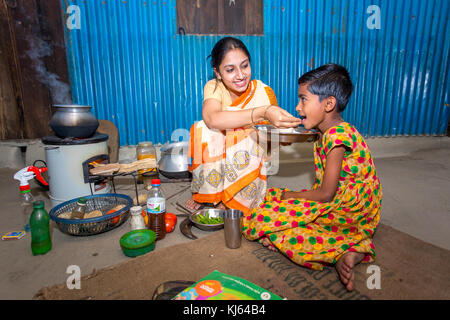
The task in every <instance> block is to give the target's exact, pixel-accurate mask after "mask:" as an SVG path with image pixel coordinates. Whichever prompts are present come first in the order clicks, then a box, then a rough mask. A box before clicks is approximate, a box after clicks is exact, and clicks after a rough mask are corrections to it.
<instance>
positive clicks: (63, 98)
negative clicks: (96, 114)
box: [25, 35, 72, 104]
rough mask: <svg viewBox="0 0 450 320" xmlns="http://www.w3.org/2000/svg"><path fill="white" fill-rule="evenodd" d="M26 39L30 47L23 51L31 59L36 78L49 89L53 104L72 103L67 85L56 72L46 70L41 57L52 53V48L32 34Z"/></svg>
mask: <svg viewBox="0 0 450 320" xmlns="http://www.w3.org/2000/svg"><path fill="white" fill-rule="evenodd" d="M26 40H27V41H28V44H29V46H30V48H29V49H28V50H27V51H26V52H25V53H26V54H27V55H28V57H30V59H31V60H32V65H33V68H34V70H35V71H36V75H37V77H36V78H37V80H39V82H41V83H42V84H44V85H45V86H46V87H47V88H48V89H49V91H50V94H51V96H52V102H53V104H72V97H71V95H70V87H69V85H68V84H67V83H65V82H63V81H61V80H60V79H59V76H58V75H57V74H54V73H52V72H50V71H48V70H47V68H46V67H45V63H44V61H43V59H42V58H43V57H47V56H51V55H52V53H53V50H52V48H51V47H50V46H49V45H48V43H47V42H45V41H44V40H42V39H40V38H38V37H35V36H32V35H28V36H27V38H26Z"/></svg>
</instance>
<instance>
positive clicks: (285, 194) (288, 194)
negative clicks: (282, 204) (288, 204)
mask: <svg viewBox="0 0 450 320" xmlns="http://www.w3.org/2000/svg"><path fill="white" fill-rule="evenodd" d="M292 198H295V192H292V191H285V192H283V193H282V194H281V200H287V199H292Z"/></svg>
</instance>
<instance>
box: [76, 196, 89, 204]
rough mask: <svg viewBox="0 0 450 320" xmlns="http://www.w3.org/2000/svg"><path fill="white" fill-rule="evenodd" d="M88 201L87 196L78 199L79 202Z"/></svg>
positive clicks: (84, 202)
mask: <svg viewBox="0 0 450 320" xmlns="http://www.w3.org/2000/svg"><path fill="white" fill-rule="evenodd" d="M86 201H87V200H86V198H85V197H81V198H79V199H78V203H79V204H86Z"/></svg>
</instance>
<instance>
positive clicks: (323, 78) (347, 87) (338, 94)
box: [298, 63, 353, 112]
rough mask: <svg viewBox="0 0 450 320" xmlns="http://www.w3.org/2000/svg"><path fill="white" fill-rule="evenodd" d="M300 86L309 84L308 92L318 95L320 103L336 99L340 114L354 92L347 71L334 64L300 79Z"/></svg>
mask: <svg viewBox="0 0 450 320" xmlns="http://www.w3.org/2000/svg"><path fill="white" fill-rule="evenodd" d="M298 84H299V85H304V84H307V85H308V91H309V92H311V93H312V94H315V95H318V96H319V99H320V101H322V100H323V99H325V98H328V97H330V96H332V97H335V98H336V107H337V111H338V112H342V111H344V110H345V107H346V106H347V103H348V100H350V96H351V94H352V91H353V84H352V81H351V80H350V74H349V73H348V71H347V69H345V68H344V67H343V66H340V65H338V64H334V63H329V64H325V65H323V66H320V67H319V68H317V69H314V70H311V71H308V72H307V73H305V74H304V75H302V76H301V77H300V78H299V79H298Z"/></svg>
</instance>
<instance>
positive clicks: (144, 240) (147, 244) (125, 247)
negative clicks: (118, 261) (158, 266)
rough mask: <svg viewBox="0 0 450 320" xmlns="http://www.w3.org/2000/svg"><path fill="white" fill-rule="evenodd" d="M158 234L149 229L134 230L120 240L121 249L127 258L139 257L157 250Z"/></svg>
mask: <svg viewBox="0 0 450 320" xmlns="http://www.w3.org/2000/svg"><path fill="white" fill-rule="evenodd" d="M155 240H156V233H155V232H154V231H152V230H148V229H140V230H132V231H130V232H127V233H125V234H124V235H123V236H122V237H121V238H120V247H121V248H122V251H123V253H124V254H125V255H126V256H127V257H131V258H134V257H137V256H140V255H143V254H146V253H148V252H150V251H153V249H155Z"/></svg>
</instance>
